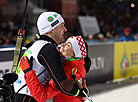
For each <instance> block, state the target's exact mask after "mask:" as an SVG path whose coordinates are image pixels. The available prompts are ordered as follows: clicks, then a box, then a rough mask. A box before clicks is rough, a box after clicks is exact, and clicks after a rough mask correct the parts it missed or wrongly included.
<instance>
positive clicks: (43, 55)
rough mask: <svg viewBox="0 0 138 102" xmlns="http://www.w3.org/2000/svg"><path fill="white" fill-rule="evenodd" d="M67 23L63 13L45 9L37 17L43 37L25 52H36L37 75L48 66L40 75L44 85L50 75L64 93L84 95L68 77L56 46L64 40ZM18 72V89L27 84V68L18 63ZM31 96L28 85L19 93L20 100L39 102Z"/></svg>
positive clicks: (34, 59)
mask: <svg viewBox="0 0 138 102" xmlns="http://www.w3.org/2000/svg"><path fill="white" fill-rule="evenodd" d="M64 24H65V22H64V19H63V18H62V17H61V15H60V14H58V13H56V12H44V13H42V14H41V15H40V16H39V18H38V21H37V27H38V30H39V33H40V38H39V40H37V41H35V42H34V43H33V45H32V46H30V47H29V48H28V49H27V51H26V52H25V53H24V55H23V56H27V57H28V58H29V59H30V57H31V56H33V70H34V71H35V73H36V74H37V75H38V74H39V73H41V72H42V71H43V70H45V68H46V69H47V71H45V72H44V73H42V74H41V75H40V76H39V77H38V79H39V81H40V82H41V85H42V86H43V85H45V84H46V81H47V80H48V79H49V77H51V78H52V79H53V81H54V83H55V84H56V87H57V88H58V90H60V91H61V92H62V93H64V94H66V95H71V96H84V94H83V93H82V92H81V91H80V90H79V88H78V86H77V85H76V84H73V83H72V82H71V81H69V80H68V79H67V76H66V74H65V72H64V69H63V67H62V62H61V56H60V54H59V52H58V50H57V45H58V43H60V42H62V41H63V37H64V33H65V32H66V31H67V29H66V28H65V26H64ZM27 72H29V70H27ZM16 73H17V74H18V77H19V78H18V80H17V81H16V82H15V83H14V89H15V92H17V91H18V90H19V89H20V88H21V87H22V86H23V85H24V84H25V80H24V72H23V71H22V70H21V68H20V66H18V69H17V72H16ZM31 96H32V95H31V93H30V91H29V89H28V87H27V86H26V87H24V88H23V89H22V90H20V91H19V93H18V94H17V96H16V97H17V102H22V101H25V102H36V101H35V99H34V98H33V97H31Z"/></svg>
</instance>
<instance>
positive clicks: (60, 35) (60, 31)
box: [53, 23, 67, 43]
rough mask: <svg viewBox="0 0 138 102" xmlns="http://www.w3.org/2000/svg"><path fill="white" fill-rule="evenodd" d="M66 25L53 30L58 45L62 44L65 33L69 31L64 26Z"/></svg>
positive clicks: (62, 24)
mask: <svg viewBox="0 0 138 102" xmlns="http://www.w3.org/2000/svg"><path fill="white" fill-rule="evenodd" d="M64 24H65V23H61V24H60V25H59V26H57V27H56V28H55V29H53V37H54V39H55V41H56V42H57V43H60V42H62V41H63V39H64V33H65V32H66V31H67V29H66V27H65V26H64Z"/></svg>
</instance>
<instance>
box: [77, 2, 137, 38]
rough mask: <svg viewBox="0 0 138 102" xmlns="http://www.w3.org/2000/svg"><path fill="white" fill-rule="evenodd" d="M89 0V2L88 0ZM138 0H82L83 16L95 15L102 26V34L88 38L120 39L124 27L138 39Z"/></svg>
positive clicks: (81, 11)
mask: <svg viewBox="0 0 138 102" xmlns="http://www.w3.org/2000/svg"><path fill="white" fill-rule="evenodd" d="M86 1H87V2H86ZM136 4H138V1H137V0H80V2H79V6H80V10H79V11H80V13H79V15H83V16H95V17H96V18H97V20H98V23H99V26H100V30H101V32H100V34H95V35H91V34H90V35H88V37H87V39H100V40H102V41H107V40H109V39H113V40H115V41H119V40H120V37H121V36H123V35H124V29H125V28H126V27H129V28H130V33H131V34H132V35H133V36H134V38H136V39H137V34H138V31H137V28H138V13H137V12H138V9H137V6H138V5H136Z"/></svg>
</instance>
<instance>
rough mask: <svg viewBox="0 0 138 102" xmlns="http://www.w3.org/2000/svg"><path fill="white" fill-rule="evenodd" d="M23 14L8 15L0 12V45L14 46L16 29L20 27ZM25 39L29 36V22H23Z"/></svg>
mask: <svg viewBox="0 0 138 102" xmlns="http://www.w3.org/2000/svg"><path fill="white" fill-rule="evenodd" d="M22 20H23V15H21V14H17V15H15V16H13V17H8V16H4V15H2V14H0V47H15V45H16V40H17V34H18V30H19V29H20V28H21V27H22ZM25 23H26V24H25V35H26V36H27V37H26V39H27V38H28V37H29V29H30V25H29V22H28V21H27V20H26V22H25Z"/></svg>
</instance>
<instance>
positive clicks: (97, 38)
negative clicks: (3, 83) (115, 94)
mask: <svg viewBox="0 0 138 102" xmlns="http://www.w3.org/2000/svg"><path fill="white" fill-rule="evenodd" d="M24 3H25V1H24V0H0V48H1V49H0V56H1V57H0V65H1V68H0V77H1V76H2V75H4V74H5V73H7V72H10V70H11V66H12V60H13V52H14V47H15V44H16V36H17V32H18V29H19V28H21V24H22V18H23V10H24ZM137 5H138V1H137V0H98V1H97V0H29V5H28V11H27V20H26V26H25V43H26V44H27V43H29V42H30V41H32V40H34V39H35V38H36V37H35V34H37V33H38V31H37V28H36V20H37V17H38V15H39V14H40V13H41V12H44V11H56V12H58V13H60V14H62V15H63V17H64V18H65V22H66V24H65V26H66V27H67V29H68V31H67V32H66V37H65V39H66V38H67V37H69V36H72V35H82V36H83V37H84V38H85V39H86V40H87V42H88V43H89V46H90V53H89V55H90V57H91V59H92V65H91V70H90V72H89V73H88V75H87V77H86V79H87V85H88V88H89V89H90V95H92V96H93V95H95V94H100V93H101V92H105V90H115V89H116V88H119V87H124V88H125V86H127V85H131V84H134V83H137V80H135V79H134V78H136V76H137V75H138V70H137V68H138V60H137V59H138V50H137V49H138V48H137V46H138V43H137V39H138V30H137V28H138V13H137V12H138V7H137ZM80 17H83V18H84V21H85V20H86V21H87V19H89V18H93V17H94V18H96V20H95V19H94V22H97V25H96V26H93V24H91V22H88V23H87V24H88V25H89V26H87V25H84V26H85V27H86V28H87V29H88V30H89V31H88V32H89V33H88V32H87V31H86V33H87V34H84V32H83V28H84V27H83V26H82V25H81V22H82V21H81V20H80V19H79V18H80ZM94 27H96V29H98V30H97V32H94V31H93V28H94ZM125 27H129V28H130V29H131V34H132V35H133V36H134V38H135V40H136V41H133V42H132V41H131V42H119V39H120V37H121V36H122V35H123V30H124V28H125ZM91 29H92V30H91ZM90 31H91V32H90ZM124 79H125V80H126V79H127V81H123V82H122V80H124ZM112 82H113V83H112ZM114 82H115V83H114ZM116 82H117V84H116ZM118 82H119V83H120V82H121V83H123V84H121V85H119V86H118ZM107 83H108V84H107ZM130 93H131V92H130ZM104 94H106V92H105V93H104ZM105 96H106V95H105ZM99 97H100V96H99ZM103 97H104V96H103ZM130 97H131V96H130ZM103 99H105V98H103ZM122 99H123V98H122ZM105 102H110V101H105ZM121 102H123V101H121ZM125 102H127V101H125ZM131 102H135V101H131Z"/></svg>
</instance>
